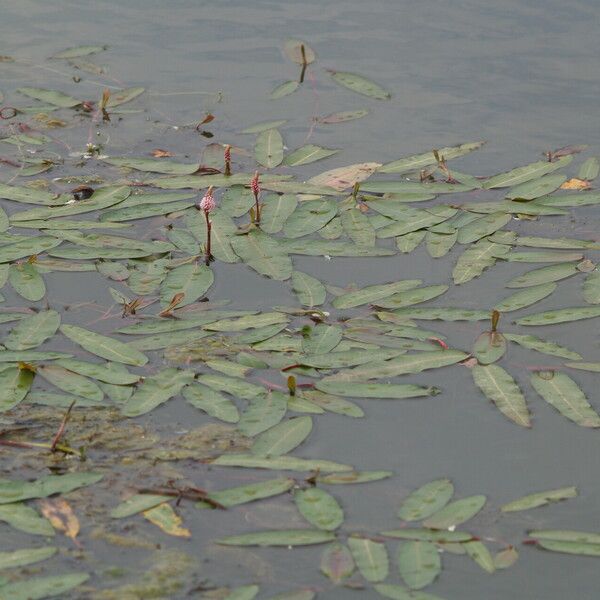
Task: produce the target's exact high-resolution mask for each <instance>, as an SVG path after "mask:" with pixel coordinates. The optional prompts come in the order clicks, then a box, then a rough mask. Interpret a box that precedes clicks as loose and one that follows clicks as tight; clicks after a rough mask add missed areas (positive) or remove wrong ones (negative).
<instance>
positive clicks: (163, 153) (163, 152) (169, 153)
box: [152, 148, 173, 158]
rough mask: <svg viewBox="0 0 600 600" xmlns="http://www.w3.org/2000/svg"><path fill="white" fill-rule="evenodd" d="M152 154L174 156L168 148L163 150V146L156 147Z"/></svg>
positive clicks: (159, 156)
mask: <svg viewBox="0 0 600 600" xmlns="http://www.w3.org/2000/svg"><path fill="white" fill-rule="evenodd" d="M152 156H154V158H164V157H165V156H173V153H172V152H169V151H168V150H163V149H162V148H156V149H155V150H152Z"/></svg>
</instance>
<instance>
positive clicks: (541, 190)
mask: <svg viewBox="0 0 600 600" xmlns="http://www.w3.org/2000/svg"><path fill="white" fill-rule="evenodd" d="M566 179H567V177H566V175H546V176H545V177H540V178H539V179H534V180H532V181H527V182H526V183H522V184H520V185H517V186H515V187H514V188H512V189H511V190H510V191H509V192H508V193H507V194H506V198H510V199H511V200H535V198H539V197H540V196H544V195H545V194H550V193H552V192H553V191H554V190H556V189H558V188H559V187H561V185H562V184H563V183H564V182H565V181H566Z"/></svg>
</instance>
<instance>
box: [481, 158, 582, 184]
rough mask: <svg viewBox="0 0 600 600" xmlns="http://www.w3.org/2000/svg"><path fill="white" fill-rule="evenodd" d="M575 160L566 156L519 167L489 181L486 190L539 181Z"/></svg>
mask: <svg viewBox="0 0 600 600" xmlns="http://www.w3.org/2000/svg"><path fill="white" fill-rule="evenodd" d="M572 160H573V157H572V156H565V157H564V158H560V159H559V160H557V161H555V162H548V161H547V160H540V161H538V162H534V163H531V164H529V165H525V166H524V167H518V168H516V169H513V170H512V171H508V172H507V173H500V175H496V176H494V177H491V178H490V179H488V180H487V181H486V182H485V183H484V184H483V187H484V188H488V189H489V188H502V187H510V186H513V185H519V184H521V183H525V182H526V181H531V180H532V179H537V178H538V177H541V176H542V175H546V174H548V173H552V171H556V170H557V169H561V168H562V167H566V166H567V165H568V164H570V163H571V161H572Z"/></svg>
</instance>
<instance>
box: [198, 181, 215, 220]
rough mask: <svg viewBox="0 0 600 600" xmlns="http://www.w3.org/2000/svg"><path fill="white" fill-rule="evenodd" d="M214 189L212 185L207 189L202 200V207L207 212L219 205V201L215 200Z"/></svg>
mask: <svg viewBox="0 0 600 600" xmlns="http://www.w3.org/2000/svg"><path fill="white" fill-rule="evenodd" d="M212 191H213V187H212V185H211V186H210V187H209V188H208V190H207V191H206V194H204V197H203V198H202V200H200V209H201V210H203V211H204V212H205V213H207V214H208V213H209V212H212V211H213V210H215V208H216V207H217V203H216V202H215V199H214V197H213V192H212Z"/></svg>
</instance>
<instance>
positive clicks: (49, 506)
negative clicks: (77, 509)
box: [40, 498, 80, 540]
mask: <svg viewBox="0 0 600 600" xmlns="http://www.w3.org/2000/svg"><path fill="white" fill-rule="evenodd" d="M40 511H41V513H42V514H43V515H44V517H46V519H48V521H50V523H51V524H52V527H54V529H56V530H58V531H62V532H63V533H64V534H65V535H66V536H67V537H69V538H71V539H72V540H74V539H75V538H76V537H77V534H78V533H79V528H80V525H79V519H78V518H77V517H76V516H75V513H74V512H73V509H72V508H71V505H70V504H69V503H68V502H67V501H66V500H65V499H64V498H53V499H50V500H42V501H41V502H40Z"/></svg>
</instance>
